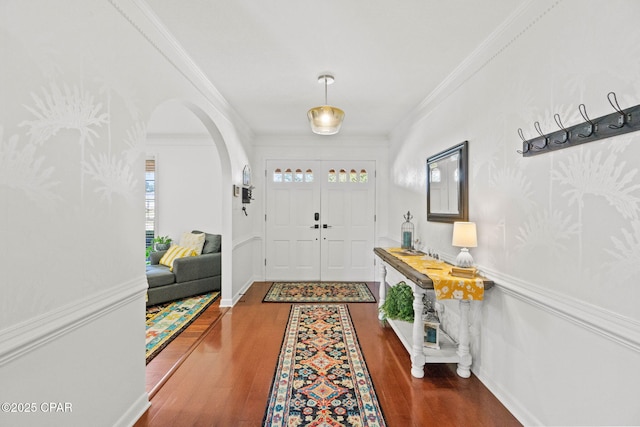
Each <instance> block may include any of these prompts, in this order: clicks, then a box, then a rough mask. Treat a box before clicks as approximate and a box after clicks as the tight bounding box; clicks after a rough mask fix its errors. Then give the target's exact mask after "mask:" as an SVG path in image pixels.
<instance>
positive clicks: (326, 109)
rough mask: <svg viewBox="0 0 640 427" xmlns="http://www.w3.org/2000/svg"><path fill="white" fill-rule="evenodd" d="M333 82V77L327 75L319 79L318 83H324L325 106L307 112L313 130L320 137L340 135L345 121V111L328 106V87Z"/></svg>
mask: <svg viewBox="0 0 640 427" xmlns="http://www.w3.org/2000/svg"><path fill="white" fill-rule="evenodd" d="M333 80H334V79H333V76H330V75H326V74H325V75H322V76H320V77H318V83H324V104H325V105H321V106H319V107H314V108H312V109H310V110H309V111H308V112H307V117H308V118H309V124H311V130H312V131H313V133H317V134H318V135H334V134H336V133H338V132H339V131H340V126H342V121H343V120H344V111H342V110H341V109H339V108H337V107H332V106H331V105H327V85H329V84H331V83H333Z"/></svg>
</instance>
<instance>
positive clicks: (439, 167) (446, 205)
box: [427, 141, 469, 223]
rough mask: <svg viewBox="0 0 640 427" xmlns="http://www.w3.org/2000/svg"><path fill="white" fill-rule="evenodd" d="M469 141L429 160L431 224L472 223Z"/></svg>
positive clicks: (429, 219) (428, 219) (428, 194)
mask: <svg viewBox="0 0 640 427" xmlns="http://www.w3.org/2000/svg"><path fill="white" fill-rule="evenodd" d="M467 144H468V141H464V142H462V143H461V144H458V145H455V146H453V147H451V148H449V149H447V150H444V151H442V152H440V153H438V154H436V155H434V156H431V157H429V158H428V159H427V221H435V222H451V223H452V222H455V221H468V220H469V192H468V170H467V167H468V166H467V164H468V161H469V157H468V154H467Z"/></svg>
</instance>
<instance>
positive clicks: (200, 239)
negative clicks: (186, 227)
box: [179, 231, 205, 255]
mask: <svg viewBox="0 0 640 427" xmlns="http://www.w3.org/2000/svg"><path fill="white" fill-rule="evenodd" d="M204 239H205V235H204V234H203V233H189V232H188V231H185V232H184V233H182V237H181V238H180V243H179V245H180V246H182V247H183V248H191V249H193V250H194V252H195V253H196V255H200V254H201V253H202V248H203V246H204Z"/></svg>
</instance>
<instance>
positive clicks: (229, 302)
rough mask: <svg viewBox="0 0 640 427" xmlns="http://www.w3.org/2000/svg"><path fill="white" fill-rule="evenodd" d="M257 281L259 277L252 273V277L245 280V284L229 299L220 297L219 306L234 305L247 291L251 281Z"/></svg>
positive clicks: (251, 283)
mask: <svg viewBox="0 0 640 427" xmlns="http://www.w3.org/2000/svg"><path fill="white" fill-rule="evenodd" d="M257 281H260V278H259V277H258V276H256V275H254V276H253V277H251V278H250V279H249V280H248V281H247V282H245V284H244V285H243V286H242V289H240V291H239V292H238V293H237V294H235V295H234V296H233V297H232V298H231V299H228V298H224V299H221V300H220V307H233V306H234V305H236V303H237V302H238V301H240V298H242V296H243V295H244V294H246V293H247V291H248V290H249V288H250V287H251V285H253V282H257Z"/></svg>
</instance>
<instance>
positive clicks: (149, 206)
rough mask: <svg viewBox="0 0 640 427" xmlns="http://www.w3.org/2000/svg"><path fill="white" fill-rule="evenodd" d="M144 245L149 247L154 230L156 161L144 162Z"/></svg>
mask: <svg viewBox="0 0 640 427" xmlns="http://www.w3.org/2000/svg"><path fill="white" fill-rule="evenodd" d="M144 175H145V178H144V185H145V236H146V239H145V243H146V246H147V247H148V246H151V244H152V242H153V238H154V237H155V230H156V160H155V159H154V158H151V159H147V160H146V161H145V168H144Z"/></svg>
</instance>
